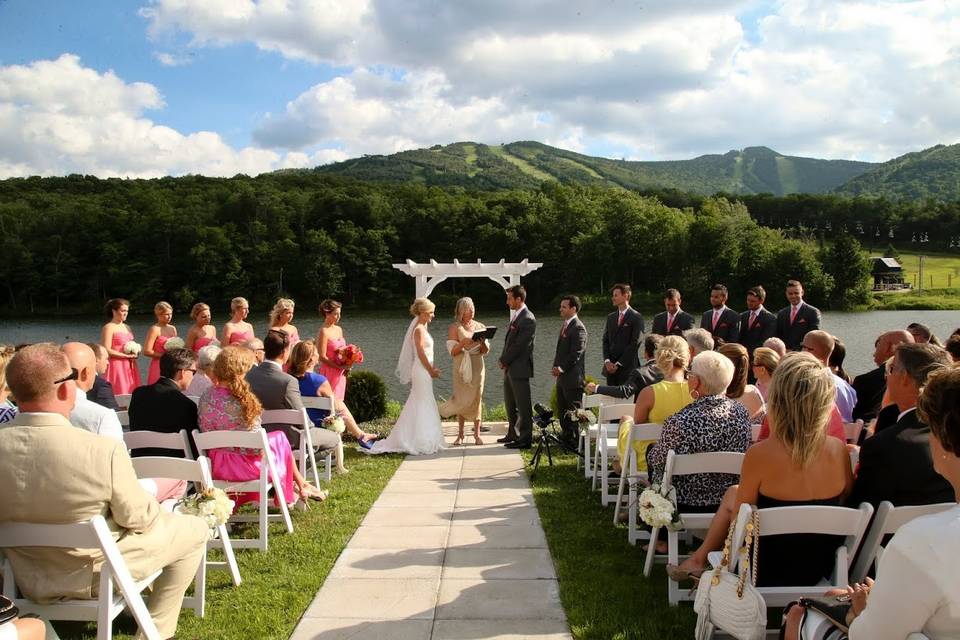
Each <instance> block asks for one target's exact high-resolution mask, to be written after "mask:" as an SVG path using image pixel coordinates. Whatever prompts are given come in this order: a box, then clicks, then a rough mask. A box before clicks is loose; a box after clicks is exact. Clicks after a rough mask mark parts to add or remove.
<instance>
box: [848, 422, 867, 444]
mask: <svg viewBox="0 0 960 640" xmlns="http://www.w3.org/2000/svg"><path fill="white" fill-rule="evenodd" d="M843 431H844V435H845V437H846V439H847V442H849V443H851V444H857V443H858V442H860V433H861V432H862V431H863V420H856V421H854V422H844V423H843Z"/></svg>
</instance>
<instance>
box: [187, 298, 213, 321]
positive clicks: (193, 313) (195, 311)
mask: <svg viewBox="0 0 960 640" xmlns="http://www.w3.org/2000/svg"><path fill="white" fill-rule="evenodd" d="M209 310H210V305H208V304H207V303H206V302H198V303H197V304H195V305H193V308H192V309H190V317H191V318H193V319H194V320H196V319H197V318H198V317H200V314H201V313H203V312H204V311H209Z"/></svg>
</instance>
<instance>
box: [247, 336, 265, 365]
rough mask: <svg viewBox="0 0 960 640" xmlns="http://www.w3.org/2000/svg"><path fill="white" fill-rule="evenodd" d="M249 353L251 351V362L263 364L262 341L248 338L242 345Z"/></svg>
mask: <svg viewBox="0 0 960 640" xmlns="http://www.w3.org/2000/svg"><path fill="white" fill-rule="evenodd" d="M243 346H245V347H246V348H247V349H250V351H253V360H254V363H255V364H258V365H260V364H263V358H264V355H263V340H261V339H260V338H250V339H249V340H247V341H246V342H245V343H244V345H243Z"/></svg>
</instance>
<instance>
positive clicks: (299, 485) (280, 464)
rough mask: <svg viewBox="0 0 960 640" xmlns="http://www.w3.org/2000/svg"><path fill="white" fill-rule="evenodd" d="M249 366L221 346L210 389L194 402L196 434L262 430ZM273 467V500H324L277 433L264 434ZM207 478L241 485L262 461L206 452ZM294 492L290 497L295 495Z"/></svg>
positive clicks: (251, 455) (231, 452)
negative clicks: (276, 478) (276, 479)
mask: <svg viewBox="0 0 960 640" xmlns="http://www.w3.org/2000/svg"><path fill="white" fill-rule="evenodd" d="M252 366H253V354H252V353H250V350H249V349H245V348H243V347H237V346H233V347H226V348H224V349H223V350H222V351H221V352H220V355H218V356H217V359H216V361H215V362H214V364H213V375H214V378H215V379H216V381H217V382H216V384H215V385H214V386H213V387H211V388H210V389H208V390H207V391H206V392H204V394H203V395H202V396H201V397H200V408H199V422H200V431H253V430H255V429H260V428H262V426H261V424H260V414H261V412H262V411H263V407H261V406H260V401H259V400H257V396H255V395H254V394H253V392H252V391H251V390H250V385H249V384H248V383H247V381H246V378H245V377H244V376H245V375H246V373H247V371H248V370H249V369H250V367H252ZM267 443H268V445H269V447H270V451H271V454H272V456H273V460H274V463H275V464H276V466H277V474H278V475H279V476H280V477H279V481H280V482H279V484H280V487H274V490H275V491H276V492H277V496H276V499H277V500H278V502H279V500H280V499H281V498H282V499H284V500H285V501H286V503H287V504H293V503H295V502H296V501H297V498H296V496H297V495H300V497H301V498H303V499H304V500H307V499H314V500H324V499H326V497H327V494H326V492H325V491H321V490H320V489H317V488H316V487H314V486H313V485H311V484H309V483H308V482H307V481H306V480H304V478H303V476H301V475H300V471H299V469H297V464H296V462H295V461H294V459H293V451H292V450H291V449H290V441H289V440H287V436H286V434H284V433H283V431H273V432H270V433H268V434H267ZM207 455H208V456H209V457H210V466H211V468H212V472H213V477H214V478H215V479H217V480H231V481H235V482H244V481H248V480H256V479H257V478H259V477H260V465H261V464H262V462H263V457H262V456H261V453H260V452H259V451H255V450H247V449H234V448H231V449H211V450H210V451H208V452H207ZM295 492H296V493H295ZM255 500H257V494H256V493H245V494H241V495H240V497H239V500H238V501H237V502H238V503H240V504H242V503H244V502H252V501H255Z"/></svg>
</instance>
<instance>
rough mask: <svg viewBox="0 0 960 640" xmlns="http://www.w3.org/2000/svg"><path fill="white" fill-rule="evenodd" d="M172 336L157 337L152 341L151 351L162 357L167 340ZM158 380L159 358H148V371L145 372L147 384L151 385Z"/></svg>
mask: <svg viewBox="0 0 960 640" xmlns="http://www.w3.org/2000/svg"><path fill="white" fill-rule="evenodd" d="M172 337H173V336H170V337H167V336H157V339H156V340H154V341H153V350H154V351H155V352H156V353H157V354H159V355H160V356H163V354H165V353H166V352H167V350H166V349H165V348H164V347H165V346H166V344H167V340H169V339H170V338H172ZM159 379H160V358H150V369H149V370H148V371H147V384H153V383H154V382H156V381H157V380H159Z"/></svg>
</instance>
